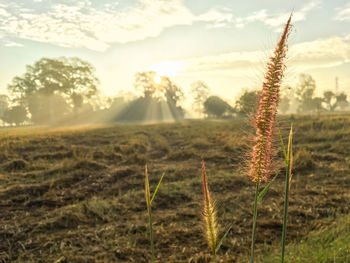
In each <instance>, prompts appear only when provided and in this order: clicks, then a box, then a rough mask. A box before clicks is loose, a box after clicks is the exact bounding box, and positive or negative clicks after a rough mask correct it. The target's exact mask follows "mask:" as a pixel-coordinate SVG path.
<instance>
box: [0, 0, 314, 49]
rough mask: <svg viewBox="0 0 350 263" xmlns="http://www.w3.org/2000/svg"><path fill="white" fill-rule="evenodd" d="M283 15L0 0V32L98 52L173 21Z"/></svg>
mask: <svg viewBox="0 0 350 263" xmlns="http://www.w3.org/2000/svg"><path fill="white" fill-rule="evenodd" d="M4 3H5V4H4ZM318 3H319V2H318V1H316V0H311V1H310V2H308V3H307V4H306V5H304V6H303V7H302V8H301V9H300V10H298V11H295V12H294V17H293V21H294V22H295V21H301V20H304V19H305V17H306V14H307V13H308V12H309V11H310V10H312V9H313V8H315V7H317V6H318ZM288 16H289V12H288V13H273V14H270V13H269V12H268V11H267V10H265V9H264V10H259V11H256V12H253V13H252V14H251V15H248V16H246V17H236V16H234V15H233V12H232V10H230V9H227V8H212V9H209V10H208V11H206V12H204V13H202V14H199V15H194V14H193V13H192V12H191V11H190V10H189V9H188V8H187V7H186V6H185V4H184V2H183V0H138V1H137V2H136V3H135V4H133V5H131V6H129V7H126V8H125V7H124V8H122V7H119V5H118V3H115V4H104V5H100V6H99V7H97V6H96V5H94V4H93V3H92V1H90V0H77V1H76V0H74V1H73V0H55V1H44V0H32V2H31V4H29V3H28V2H27V1H20V0H13V1H11V2H8V1H7V0H0V34H3V35H4V36H6V37H9V38H14V37H17V38H21V39H30V40H34V41H39V42H45V43H50V44H54V45H58V46H62V47H72V48H81V47H84V48H87V49H91V50H95V51H101V52H103V51H105V50H106V49H108V48H109V47H110V46H111V45H112V44H114V43H129V42H133V41H140V40H143V39H146V38H150V37H156V36H158V35H159V34H160V33H161V32H162V31H163V30H165V29H166V28H170V27H173V26H178V25H192V24H193V23H203V24H205V25H206V27H207V28H224V27H226V28H227V27H233V26H235V27H237V28H241V27H244V26H245V25H246V24H248V23H252V22H256V21H258V22H262V23H264V24H266V25H268V26H271V27H273V28H280V26H281V25H282V24H284V23H285V21H286V20H287V17H288Z"/></svg>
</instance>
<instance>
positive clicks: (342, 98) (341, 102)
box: [335, 92, 349, 110]
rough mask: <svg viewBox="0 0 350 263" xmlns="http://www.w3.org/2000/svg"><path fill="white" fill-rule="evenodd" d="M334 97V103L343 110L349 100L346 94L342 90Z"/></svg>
mask: <svg viewBox="0 0 350 263" xmlns="http://www.w3.org/2000/svg"><path fill="white" fill-rule="evenodd" d="M335 98H336V101H337V102H336V104H337V106H339V108H340V109H342V110H344V109H345V108H346V107H347V106H348V105H349V102H348V101H347V95H346V94H345V93H344V92H341V93H339V94H337V95H336V96H335Z"/></svg>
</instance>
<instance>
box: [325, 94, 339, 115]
mask: <svg viewBox="0 0 350 263" xmlns="http://www.w3.org/2000/svg"><path fill="white" fill-rule="evenodd" d="M323 101H324V102H325V104H326V105H327V108H328V110H329V111H334V109H335V108H336V107H337V101H336V98H335V94H334V92H333V91H330V90H327V91H325V92H324V93H323Z"/></svg>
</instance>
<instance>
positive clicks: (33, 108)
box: [8, 57, 98, 123]
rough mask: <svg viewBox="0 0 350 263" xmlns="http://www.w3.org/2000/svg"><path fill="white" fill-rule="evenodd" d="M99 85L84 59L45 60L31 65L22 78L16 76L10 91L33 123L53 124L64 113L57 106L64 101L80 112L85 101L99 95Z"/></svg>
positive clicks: (91, 68)
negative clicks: (27, 111) (28, 113)
mask: <svg viewBox="0 0 350 263" xmlns="http://www.w3.org/2000/svg"><path fill="white" fill-rule="evenodd" d="M97 85H98V79H97V77H96V76H95V69H94V67H93V66H92V65H91V64H90V63H88V62H86V61H84V60H81V59H79V58H66V57H60V58H42V59H40V60H39V61H37V62H35V63H34V65H28V66H27V70H26V72H25V73H24V75H23V76H21V77H18V76H16V77H14V78H13V80H12V83H11V84H10V85H8V90H9V91H10V93H11V94H13V95H14V96H15V100H16V101H17V102H19V103H20V104H21V105H23V106H25V107H26V108H28V110H29V112H30V114H31V115H32V119H33V121H34V122H39V123H40V122H47V121H54V120H55V119H56V118H55V116H57V115H58V114H59V113H60V112H61V110H62V109H61V108H60V109H56V108H55V107H54V104H57V105H58V104H60V103H61V102H63V101H65V103H64V104H66V105H69V106H70V107H72V108H74V110H75V111H77V110H78V109H79V108H80V107H82V105H83V102H84V101H88V100H89V99H91V97H92V96H94V95H96V94H97ZM59 100H60V101H61V102H60V103H58V101H59ZM34 104H35V105H34ZM66 105H65V106H64V107H66ZM42 111H46V112H48V113H42ZM44 116H47V117H48V118H49V119H46V118H44Z"/></svg>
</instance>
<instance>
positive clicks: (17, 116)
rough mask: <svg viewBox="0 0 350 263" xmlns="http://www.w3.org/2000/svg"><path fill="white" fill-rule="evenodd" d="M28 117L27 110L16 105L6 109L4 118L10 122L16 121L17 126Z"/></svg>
mask: <svg viewBox="0 0 350 263" xmlns="http://www.w3.org/2000/svg"><path fill="white" fill-rule="evenodd" d="M26 119H27V111H26V109H25V108H24V107H23V106H20V105H18V106H14V107H12V108H9V109H8V110H6V111H5V113H4V116H3V117H2V120H3V121H4V122H7V123H9V124H12V123H15V124H16V126H18V125H19V124H21V123H22V122H24V121H25V120H26Z"/></svg>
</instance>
